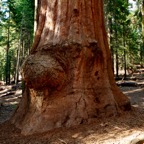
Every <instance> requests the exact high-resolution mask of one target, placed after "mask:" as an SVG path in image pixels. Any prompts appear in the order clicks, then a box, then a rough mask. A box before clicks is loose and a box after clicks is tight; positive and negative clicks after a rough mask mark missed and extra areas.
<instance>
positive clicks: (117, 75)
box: [115, 23, 119, 78]
mask: <svg viewBox="0 0 144 144" xmlns="http://www.w3.org/2000/svg"><path fill="white" fill-rule="evenodd" d="M115 24H116V23H115ZM115 41H116V45H115V47H116V78H118V77H119V55H118V37H117V27H116V29H115Z"/></svg>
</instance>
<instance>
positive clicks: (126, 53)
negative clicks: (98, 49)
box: [105, 0, 144, 72]
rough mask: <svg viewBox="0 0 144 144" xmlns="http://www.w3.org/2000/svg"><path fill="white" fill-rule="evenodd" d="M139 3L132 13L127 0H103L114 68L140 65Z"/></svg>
mask: <svg viewBox="0 0 144 144" xmlns="http://www.w3.org/2000/svg"><path fill="white" fill-rule="evenodd" d="M141 1H142V0H139V1H138V2H137V10H136V11H132V10H130V3H128V1H127V0H105V15H106V17H105V18H106V24H107V25H106V26H107V29H108V33H109V36H110V37H109V41H110V48H111V51H112V56H113V60H114V62H113V63H114V64H115V65H114V66H116V67H121V66H122V67H123V68H124V67H127V68H128V67H129V65H134V63H139V64H141V63H142V57H143V56H144V55H142V51H143V49H142V46H143V40H142V26H141V22H142V17H141V14H140V13H141V12H140V10H139V7H140V3H141ZM117 65H118V66H117ZM115 69H116V68H115ZM117 72H118V71H117Z"/></svg>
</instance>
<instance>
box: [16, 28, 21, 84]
mask: <svg viewBox="0 0 144 144" xmlns="http://www.w3.org/2000/svg"><path fill="white" fill-rule="evenodd" d="M21 42H22V29H21V30H20V36H19V44H18V48H17V63H16V72H15V83H16V84H17V83H18V81H19V67H20V52H21Z"/></svg>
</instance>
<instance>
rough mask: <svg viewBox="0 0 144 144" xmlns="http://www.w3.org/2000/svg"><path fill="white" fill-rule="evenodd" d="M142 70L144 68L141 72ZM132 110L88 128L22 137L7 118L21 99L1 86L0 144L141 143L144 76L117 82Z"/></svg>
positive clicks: (143, 141)
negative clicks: (127, 98)
mask: <svg viewBox="0 0 144 144" xmlns="http://www.w3.org/2000/svg"><path fill="white" fill-rule="evenodd" d="M143 70H144V69H143ZM117 83H118V85H119V86H120V88H121V90H122V91H123V93H125V94H126V95H128V97H129V99H130V100H131V104H132V106H133V107H132V111H130V112H125V113H124V114H122V115H119V116H116V117H111V118H108V119H97V120H96V121H95V122H93V123H91V124H87V125H80V126H76V127H72V128H59V129H55V130H52V131H48V132H46V133H41V134H34V135H30V136H23V135H21V134H20V130H19V129H17V128H15V127H14V126H13V125H12V124H10V122H9V121H8V119H9V118H10V117H11V115H12V114H13V112H14V111H15V109H16V107H17V104H18V103H19V101H20V99H21V90H20V89H19V87H17V86H1V87H0V104H1V106H0V144H144V74H143V73H141V74H139V75H137V78H136V79H135V81H131V80H128V81H123V80H122V81H118V82H117Z"/></svg>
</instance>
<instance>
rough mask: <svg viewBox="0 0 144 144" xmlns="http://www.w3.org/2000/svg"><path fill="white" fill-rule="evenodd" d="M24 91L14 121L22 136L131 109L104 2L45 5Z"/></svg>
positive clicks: (25, 70)
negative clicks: (116, 69) (117, 74)
mask: <svg viewBox="0 0 144 144" xmlns="http://www.w3.org/2000/svg"><path fill="white" fill-rule="evenodd" d="M22 74H23V78H24V81H25V90H24V93H23V97H22V101H21V103H20V105H19V107H18V108H17V110H16V112H15V114H14V116H13V118H12V122H13V123H14V124H15V125H16V126H17V127H19V128H20V129H21V130H22V133H23V134H32V133H36V132H44V131H47V130H50V129H53V128H58V127H70V126H73V125H78V124H82V123H87V122H89V121H91V120H92V119H95V118H99V117H102V116H113V115H117V114H118V113H119V112H121V110H129V109H130V108H131V107H130V102H129V100H128V98H127V97H126V96H125V95H123V94H122V93H121V91H120V90H119V89H118V87H117V86H116V84H115V81H114V75H113V72H112V61H111V56H110V50H109V47H108V42H107V34H106V31H105V26H104V19H103V2H102V0H97V1H95V0H91V1H84V0H72V1H71V0H61V1H60V0H53V1H50V0H41V1H39V19H38V26H37V31H36V35H35V39H34V44H33V48H32V51H31V54H30V56H29V57H28V58H27V60H26V61H25V63H24V65H23V70H22Z"/></svg>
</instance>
